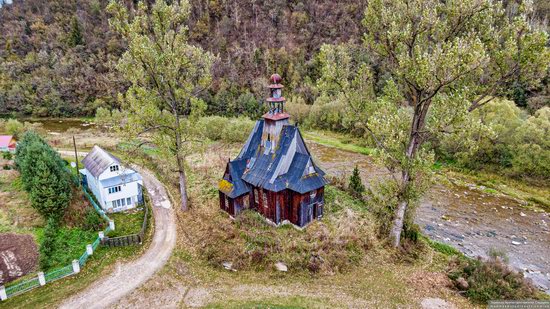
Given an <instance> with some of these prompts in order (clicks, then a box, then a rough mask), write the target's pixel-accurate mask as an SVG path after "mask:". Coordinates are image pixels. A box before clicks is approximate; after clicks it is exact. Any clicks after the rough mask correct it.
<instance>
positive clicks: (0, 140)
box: [0, 135, 15, 148]
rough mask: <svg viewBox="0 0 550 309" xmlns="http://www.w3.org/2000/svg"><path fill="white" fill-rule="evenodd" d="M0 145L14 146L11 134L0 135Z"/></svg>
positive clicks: (4, 146) (3, 146)
mask: <svg viewBox="0 0 550 309" xmlns="http://www.w3.org/2000/svg"><path fill="white" fill-rule="evenodd" d="M0 147H2V148H6V147H8V148H15V139H14V138H13V136H12V135H0Z"/></svg>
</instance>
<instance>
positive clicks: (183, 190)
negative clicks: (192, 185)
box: [172, 104, 189, 211]
mask: <svg viewBox="0 0 550 309" xmlns="http://www.w3.org/2000/svg"><path fill="white" fill-rule="evenodd" d="M172 109H173V113H174V116H175V118H176V128H175V129H176V130H175V133H176V161H177V162H178V174H179V183H180V197H181V210H182V211H187V210H188V209H189V205H188V199H187V180H186V177H185V164H184V162H183V158H182V157H181V153H180V150H181V134H180V116H179V115H178V111H177V108H176V105H175V104H174V105H173V108H172Z"/></svg>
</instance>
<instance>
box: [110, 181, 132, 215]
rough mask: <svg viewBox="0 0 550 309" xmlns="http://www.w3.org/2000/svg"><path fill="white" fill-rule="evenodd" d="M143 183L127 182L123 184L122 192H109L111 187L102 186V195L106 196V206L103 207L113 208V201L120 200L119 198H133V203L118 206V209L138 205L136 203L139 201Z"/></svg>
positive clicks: (121, 186)
mask: <svg viewBox="0 0 550 309" xmlns="http://www.w3.org/2000/svg"><path fill="white" fill-rule="evenodd" d="M140 185H142V182H141V181H133V182H130V183H126V184H121V185H120V188H121V191H120V192H116V193H109V187H106V188H102V189H101V190H102V196H103V198H104V202H105V207H104V208H103V209H105V210H113V209H114V207H113V203H112V202H113V201H116V200H119V199H128V198H131V199H132V203H131V204H130V205H128V204H126V206H124V207H117V209H116V210H117V211H122V210H126V209H130V208H134V207H136V204H137V203H138V202H139V196H140V190H139V186H140Z"/></svg>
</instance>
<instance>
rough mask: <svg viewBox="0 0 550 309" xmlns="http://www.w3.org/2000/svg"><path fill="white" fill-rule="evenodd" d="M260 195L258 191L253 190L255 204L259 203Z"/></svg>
mask: <svg viewBox="0 0 550 309" xmlns="http://www.w3.org/2000/svg"><path fill="white" fill-rule="evenodd" d="M259 199H260V193H259V192H258V189H254V201H255V202H256V204H259V203H260V201H259Z"/></svg>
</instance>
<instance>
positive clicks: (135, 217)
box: [108, 209, 145, 237]
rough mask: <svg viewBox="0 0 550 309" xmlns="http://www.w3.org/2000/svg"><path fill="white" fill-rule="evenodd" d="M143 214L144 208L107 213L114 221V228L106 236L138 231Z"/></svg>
mask: <svg viewBox="0 0 550 309" xmlns="http://www.w3.org/2000/svg"><path fill="white" fill-rule="evenodd" d="M144 215H145V210H138V209H134V210H130V211H125V212H118V213H113V214H108V216H109V218H111V219H113V220H114V221H115V230H114V231H110V232H109V234H108V236H109V237H118V236H124V235H130V234H137V233H139V231H140V230H141V225H142V224H143V216H144Z"/></svg>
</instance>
